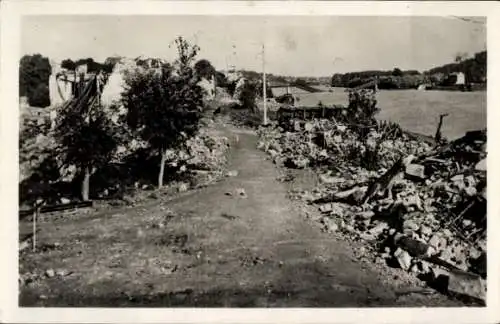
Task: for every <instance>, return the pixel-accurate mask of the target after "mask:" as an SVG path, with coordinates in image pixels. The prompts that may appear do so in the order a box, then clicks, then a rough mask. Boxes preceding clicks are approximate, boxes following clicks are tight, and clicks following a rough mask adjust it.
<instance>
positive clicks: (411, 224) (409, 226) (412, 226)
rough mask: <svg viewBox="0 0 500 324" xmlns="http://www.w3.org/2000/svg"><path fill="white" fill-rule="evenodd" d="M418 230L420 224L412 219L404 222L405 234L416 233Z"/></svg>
mask: <svg viewBox="0 0 500 324" xmlns="http://www.w3.org/2000/svg"><path fill="white" fill-rule="evenodd" d="M418 228H419V226H418V224H417V223H416V222H415V221H414V220H412V219H407V220H405V221H404V222H403V232H415V231H417V230H418Z"/></svg>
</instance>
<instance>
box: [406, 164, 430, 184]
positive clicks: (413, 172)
mask: <svg viewBox="0 0 500 324" xmlns="http://www.w3.org/2000/svg"><path fill="white" fill-rule="evenodd" d="M405 175H406V176H407V177H408V178H410V179H417V180H425V178H426V176H425V167H424V166H423V165H420V164H407V165H406V170H405Z"/></svg>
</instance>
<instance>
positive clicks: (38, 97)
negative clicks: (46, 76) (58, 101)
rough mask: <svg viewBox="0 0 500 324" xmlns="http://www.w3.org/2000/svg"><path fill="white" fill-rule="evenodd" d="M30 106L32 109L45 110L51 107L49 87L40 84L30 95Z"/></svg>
mask: <svg viewBox="0 0 500 324" xmlns="http://www.w3.org/2000/svg"><path fill="white" fill-rule="evenodd" d="M28 104H29V105H30V106H32V107H42V108H45V107H47V106H50V94H49V87H48V86H47V85H46V84H44V83H39V84H38V85H37V86H36V88H35V89H33V90H32V91H30V94H29V95H28Z"/></svg>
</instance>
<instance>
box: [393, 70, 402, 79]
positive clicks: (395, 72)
mask: <svg viewBox="0 0 500 324" xmlns="http://www.w3.org/2000/svg"><path fill="white" fill-rule="evenodd" d="M392 75H393V76H398V77H400V76H403V71H401V69H400V68H394V70H392Z"/></svg>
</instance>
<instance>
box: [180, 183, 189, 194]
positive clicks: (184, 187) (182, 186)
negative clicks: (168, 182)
mask: <svg viewBox="0 0 500 324" xmlns="http://www.w3.org/2000/svg"><path fill="white" fill-rule="evenodd" d="M188 189H189V184H188V183H185V182H181V183H180V184H179V187H178V188H177V190H178V191H179V192H186V191H188Z"/></svg>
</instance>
